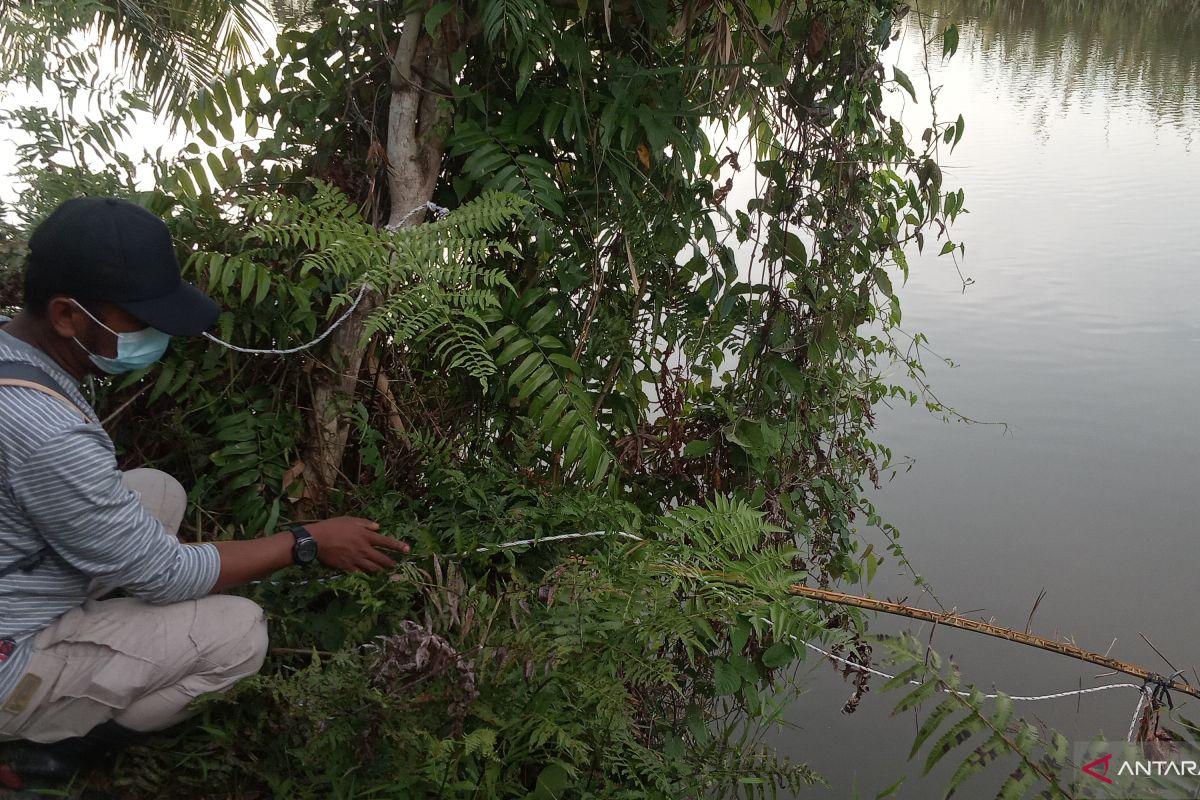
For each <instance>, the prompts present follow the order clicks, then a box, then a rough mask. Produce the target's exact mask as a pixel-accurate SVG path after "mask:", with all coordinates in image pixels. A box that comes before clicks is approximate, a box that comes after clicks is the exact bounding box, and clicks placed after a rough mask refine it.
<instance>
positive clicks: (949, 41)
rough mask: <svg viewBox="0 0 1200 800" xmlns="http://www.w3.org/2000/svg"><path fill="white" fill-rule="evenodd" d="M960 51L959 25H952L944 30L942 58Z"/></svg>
mask: <svg viewBox="0 0 1200 800" xmlns="http://www.w3.org/2000/svg"><path fill="white" fill-rule="evenodd" d="M956 52H958V26H957V25H951V26H949V27H948V28H946V30H944V31H943V32H942V58H947V57H948V56H952V55H954V54H955V53H956Z"/></svg>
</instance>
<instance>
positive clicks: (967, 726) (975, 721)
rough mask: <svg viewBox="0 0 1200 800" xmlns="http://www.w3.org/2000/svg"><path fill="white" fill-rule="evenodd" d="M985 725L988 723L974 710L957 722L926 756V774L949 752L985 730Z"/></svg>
mask: <svg viewBox="0 0 1200 800" xmlns="http://www.w3.org/2000/svg"><path fill="white" fill-rule="evenodd" d="M985 726H986V723H985V722H984V721H983V718H982V717H980V716H979V715H978V714H977V713H975V712H973V711H972V712H971V713H969V714H967V716H965V717H963V718H962V719H961V720H959V721H958V722H956V723H955V724H954V725H953V726H952V727H951V728H950V730H948V731H946V732H945V733H944V734H942V737H941V738H940V739H938V740H937V741H936V742H934V745H933V748H932V749H930V751H929V754H928V755H927V756H926V757H925V768H924V771H925V774H926V775H928V774H929V773H930V771H931V770H932V769H933V768H934V767H936V766H937V764H938V762H939V761H941V760H942V758H943V757H944V756H945V755H946V754H947V753H949V752H950V751H951V750H953V749H954V748H956V747H958V746H959V745H961V744H963V743H964V742H966V741H967V740H968V739H970V738H971V737H972V736H974V735H975V734H976V733H978V732H979V731H981V730H983V728H984V727H985Z"/></svg>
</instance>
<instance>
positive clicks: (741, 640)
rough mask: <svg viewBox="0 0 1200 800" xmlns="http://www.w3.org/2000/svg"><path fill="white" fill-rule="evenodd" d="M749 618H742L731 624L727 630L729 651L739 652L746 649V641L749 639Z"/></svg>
mask: <svg viewBox="0 0 1200 800" xmlns="http://www.w3.org/2000/svg"><path fill="white" fill-rule="evenodd" d="M750 632H751V628H750V620H748V619H745V618H742V619H740V620H738V623H737V624H736V625H734V626H733V629H732V630H730V632H729V651H730V652H731V653H740V652H742V651H743V650H745V649H746V642H748V641H749V640H750Z"/></svg>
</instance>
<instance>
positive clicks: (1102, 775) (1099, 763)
mask: <svg viewBox="0 0 1200 800" xmlns="http://www.w3.org/2000/svg"><path fill="white" fill-rule="evenodd" d="M1111 760H1112V753H1108V754H1106V755H1103V756H1101V757H1100V758H1097V759H1096V760H1095V761H1093V762H1091V763H1089V764H1084V765H1083V767H1082V769H1083V771H1084V772H1086V773H1087V774H1088V775H1091V776H1092V777H1093V778H1099V779H1100V780H1102V781H1104V782H1105V783H1112V778H1109V777H1107V776H1108V762H1109V761H1111ZM1097 767H1098V768H1099V770H1100V771H1099V772H1097V771H1096V768H1097Z"/></svg>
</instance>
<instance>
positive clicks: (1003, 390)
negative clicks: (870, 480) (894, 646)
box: [776, 0, 1200, 798]
mask: <svg viewBox="0 0 1200 800" xmlns="http://www.w3.org/2000/svg"><path fill="white" fill-rule="evenodd" d="M916 5H918V6H920V7H922V9H923V10H924V11H925V12H926V13H930V12H936V13H941V14H944V15H946V17H947V18H949V19H954V20H957V21H958V22H959V24H960V27H961V28H962V35H961V44H960V49H959V52H958V54H957V56H955V57H954V58H953V59H951V60H950V61H948V62H946V63H945V64H942V63H941V62H940V61H938V60H937V59H936V58H935V60H934V62H933V63H932V64H930V68H931V71H932V78H933V83H934V85H935V86H939V85H940V86H942V87H943V88H942V90H941V93H940V98H939V101H938V108H939V114H940V116H941V117H942V118H948V119H954V118H955V116H956V115H957V114H958V113H962V114H963V116H964V117H965V119H966V130H967V133H966V136H965V138H964V139H963V140H962V142H961V144H960V145H959V146H958V148H957V150H956V151H955V152H954V153H953V154H952V155H948V156H946V158H945V161H946V170H945V172H946V175H947V179H946V181H947V185H948V186H954V185H959V186H962V187H963V188H964V189H965V191H966V196H967V203H966V205H967V207H968V209H969V210H970V214H969V215H967V216H965V217H962V218H960V222H959V223H958V224H957V225H956V226H955V228H954V230H953V235H954V238H955V239H956V240H962V241H965V242H966V243H967V253H966V258H965V259H964V260H963V261H962V263H961V265H960V267H961V270H962V275H963V276H965V277H966V278H969V279H971V281H973V282H972V283H971V285H969V286H968V287H967V288H966V289H965V290H964V287H963V280H962V278H960V275H959V273H958V271H957V270H956V268H955V265H954V264H953V263H952V262H951V261H950V260H949V257H943V258H934V257H931V256H930V255H927V256H926V257H923V258H919V259H915V260H914V262H913V264H912V277H911V279H910V280H909V281H908V284H907V285H906V286H904V287H903V289H902V290H901V292H900V294H901V298H902V300H903V306H904V325H905V328H907V329H908V330H910V331H921V332H924V333H925V334H927V335H928V336H929V339H930V343H931V345H932V347H933V348H934V349H935V350H936V351H937V352H938V353H939V354H940V355H942V356H945V357H948V358H950V359H952V360H953V361H954V362H955V363H956V364H957V365H958V366H956V367H954V368H951V367H948V366H946V365H944V364H942V363H940V362H938V361H937V359H936V358H935V357H932V356H929V357H927V359H926V364H927V366H928V368H929V379H930V382H931V383H932V385H933V386H934V387H935V389H936V391H937V394H938V396H939V397H940V398H941V399H942V400H943V401H944V402H946V403H947V404H949V405H952V406H953V407H955V408H956V409H957V410H958V411H960V412H961V413H962V414H964V415H966V416H968V417H971V418H973V419H976V420H982V421H996V422H1003V423H1006V424H1007V427H1004V426H1000V425H964V424H961V423H949V424H948V423H945V422H943V421H941V419H940V418H938V417H933V416H930V415H929V414H928V413H926V412H924V411H923V410H921V409H920V408H917V409H909V408H907V407H904V408H894V409H888V410H883V411H882V413H881V414H880V420H879V431H878V434H879V435H878V438H879V439H880V440H881V441H883V442H884V443H886V444H888V445H890V446H891V447H892V448H893V449H894V450H895V452H896V455H897V456H898V457H907V458H910V459H912V461H913V462H914V464H913V467H912V469H911V470H910V471H908V472H906V473H905V472H902V473H901V474H899V475H898V476H897V477H896V478H895V479H894V480H892V481H890V482H889V483H888V484H887V486H886V487H885V488H884V489H883V490H882V491H880V492H878V493H877V494H876V496H875V500H876V502H877V504H878V507H879V509H880V511H881V513H882V515H883V516H884V518H885V519H887V520H889V521H891V522H892V523H894V524H896V525H897V526H898V527H899V528H900V530H901V532H902V538H901V541H902V543H903V544H904V546H905V547H906V550H907V555H908V557H909V559H910V560H911V561H912V562H913V564H914V565H915V566H916V568H917V570H918V571H919V572H921V573H922V574H923V575H924V576H925V577H926V578H927V579H928V580H929V581H930V582H931V584H932V585H933V587H934V591H935V593H936V594H937V596H938V598H939V599H940V600H941V601H942V603H944V604H945V606H946V607H948V608H957V610H958V611H959V613H964V614H968V613H969V615H970V616H974V617H977V618H980V619H991V618H994V620H995V621H996V622H997V623H999V624H1002V625H1008V626H1010V627H1015V628H1017V629H1023V628H1024V627H1025V623H1026V619H1027V617H1028V615H1029V612H1030V609H1031V608H1032V606H1033V604H1034V601H1035V599H1036V598H1037V596H1038V593H1039V592H1040V591H1041V590H1042V589H1045V590H1046V597H1045V599H1044V600H1043V601H1042V603H1041V605H1040V608H1039V609H1038V611H1037V614H1036V616H1035V617H1034V619H1033V625H1032V628H1031V632H1033V633H1036V634H1039V635H1042V636H1046V637H1048V638H1056V637H1057V638H1059V639H1061V640H1063V641H1074V642H1075V643H1076V644H1078V645H1079V646H1081V647H1085V648H1087V649H1091V650H1095V651H1099V652H1102V653H1103V652H1106V651H1108V650H1109V648H1110V645H1111V655H1113V656H1114V657H1116V658H1119V659H1122V660H1125V661H1129V662H1133V663H1137V664H1140V665H1142V666H1145V667H1147V668H1150V669H1154V670H1162V671H1164V672H1166V671H1169V670H1168V668H1167V666H1166V664H1164V663H1163V662H1162V660H1161V659H1160V658H1159V657H1158V656H1157V655H1155V653H1154V652H1153V650H1151V648H1150V647H1148V646H1147V645H1146V644H1145V642H1144V641H1143V640H1142V639H1141V638H1140V637H1139V633H1142V634H1145V636H1146V637H1148V638H1149V639H1150V640H1151V641H1152V642H1154V644H1155V645H1156V646H1157V647H1158V648H1159V649H1160V650H1162V651H1163V653H1164V654H1165V655H1166V656H1167V657H1168V658H1169V659H1170V660H1171V661H1172V662H1174V663H1175V664H1176V665H1177V666H1178V667H1180V668H1186V669H1187V670H1188V672H1187V677H1188V679H1189V680H1190V681H1192V682H1200V678H1197V676H1196V675H1195V674H1194V673H1193V672H1192V671H1191V668H1192V665H1193V664H1196V665H1200V637H1198V636H1197V633H1198V630H1197V629H1198V624H1197V617H1198V613H1197V612H1200V600H1198V599H1197V596H1196V595H1195V594H1194V593H1193V591H1194V585H1195V581H1196V579H1197V576H1198V575H1200V545H1198V544H1197V539H1198V538H1200V425H1198V424H1197V419H1196V411H1197V407H1198V404H1197V398H1198V397H1200V308H1198V307H1197V299H1198V298H1200V256H1198V255H1197V252H1198V251H1197V243H1198V240H1200V141H1198V140H1197V134H1200V99H1198V88H1200V75H1198V59H1200V9H1197V7H1196V4H1194V3H1174V2H1161V3H1160V2H1153V1H1152V0H1151V1H1149V2H1137V3H1135V2H1120V1H1119V0H1089V2H1073V1H1071V2H1068V1H1066V0H1062V1H1060V2H1055V0H1047V1H1046V2H1033V1H1032V0H1028V1H1027V2H1020V1H1019V0H1013V1H1012V2H1006V1H1005V0H997V2H995V3H994V7H992V6H991V5H987V6H985V5H983V4H978V3H965V4H964V3H950V2H945V3H940V4H936V3H935V4H931V3H928V2H926V3H923V4H922V3H918V4H916ZM989 9H991V10H989ZM935 27H936V25H935ZM921 50H922V48H921V47H920V35H919V30H917V29H916V28H915V26H912V25H910V26H909V28H908V30H907V32H906V33H905V35H904V37H903V39H902V40H901V41H897V42H894V43H893V45H892V48H891V49H889V51H888V55H889V57H890V58H892V59H893V61H894V63H897V64H899V65H901V67H902V68H903V69H904V70H905V71H906V72H907V73H908V74H909V75H910V76H912V77H913V80H914V83H916V84H917V85H918V87H920V86H921V85H922V84H923V80H924V72H923V67H922V59H921ZM933 51H934V52H935V55H936V54H937V53H940V41H939V42H938V44H937V45H936V46H935V47H934V48H933ZM910 102H911V101H910ZM921 119H922V109H919V108H913V109H909V110H906V122H908V123H909V125H910V127H913V128H915V130H916V133H918V134H919V133H920V130H921V129H922V127H923V125H922V124H921V122H920V121H921ZM937 249H938V248H934V249H933V252H934V253H936V252H937ZM864 535H865V536H866V537H867V538H868V539H871V540H873V541H879V539H880V537H879V535H878V534H874V535H873V534H871V533H870V532H864ZM844 588H846V589H847V590H848V591H861V592H862V593H868V594H871V595H873V596H876V597H892V598H899V597H904V596H907V597H908V598H909V599H910V601H913V602H917V603H920V604H921V605H923V606H925V607H927V608H935V607H936V606H935V604H934V603H933V602H932V601H931V600H930V599H929V598H922V597H920V595H919V593H918V592H916V591H915V590H914V589H913V586H912V583H911V581H906V579H905V578H904V576H903V575H901V574H900V571H899V570H898V569H897V568H896V566H895V565H894V564H887V565H885V566H884V567H882V568H881V569H880V570H879V574H878V576H877V578H876V580H875V582H874V583H873V584H872V585H870V586H869V587H868V586H857V587H855V586H850V587H844ZM904 627H907V628H908V629H909V630H913V631H914V632H919V633H921V634H922V635H924V636H927V635H928V634H929V630H928V627H927V626H926V627H922V626H921V625H919V624H917V623H912V624H911V625H907V624H904V623H899V622H897V621H895V620H892V619H883V618H880V619H878V620H877V622H876V623H875V629H876V630H878V631H881V632H882V631H896V630H900V629H901V628H904ZM1114 639H1115V640H1116V641H1115V644H1112V643H1113V641H1114ZM933 641H934V646H935V649H938V650H939V651H940V652H941V653H943V654H944V655H951V654H952V655H953V656H954V659H955V660H956V662H957V663H958V664H959V665H960V666H961V668H962V672H963V675H964V677H965V678H966V679H967V680H969V681H973V682H975V683H976V684H978V685H979V686H981V687H985V688H990V687H992V686H995V687H997V688H999V689H1001V690H1003V691H1005V692H1007V693H1010V694H1027V695H1033V694H1042V693H1049V692H1055V691H1061V690H1065V689H1072V688H1076V687H1079V686H1081V685H1082V686H1097V685H1102V684H1105V683H1115V682H1123V681H1124V680H1126V679H1124V678H1122V677H1121V676H1109V677H1104V678H1097V677H1096V676H1097V674H1098V673H1100V672H1101V670H1100V669H1099V668H1093V667H1091V666H1089V665H1086V664H1081V663H1079V662H1074V661H1071V660H1069V659H1065V658H1062V657H1059V656H1055V655H1052V654H1048V653H1043V652H1040V651H1037V650H1032V649H1030V648H1025V647H1022V646H1019V645H1014V644H1009V643H1006V642H999V641H995V640H990V639H987V638H985V637H980V636H978V635H976V634H970V633H963V632H955V631H949V630H946V629H944V628H943V629H939V630H938V631H936V635H935V636H934V640H933ZM801 674H802V675H806V676H808V677H807V680H808V686H809V690H808V693H807V694H806V695H805V696H804V697H802V698H801V699H800V701H799V702H797V703H796V704H794V705H793V706H792V707H791V708H790V709H789V712H788V718H789V719H790V721H791V722H792V723H794V724H795V725H796V726H797V728H796V730H794V731H792V732H789V733H787V734H785V735H783V736H782V737H779V738H777V739H776V744H777V745H778V746H780V747H781V748H782V749H783V751H784V752H786V753H788V754H789V755H791V756H792V757H794V758H795V759H797V760H800V761H805V762H807V763H809V764H811V765H812V766H813V767H814V768H815V769H816V770H817V771H818V772H820V773H822V774H823V775H824V776H825V777H826V778H827V779H828V780H829V781H830V783H831V784H832V786H831V788H829V789H814V790H812V791H809V792H806V793H805V794H804V795H802V796H805V797H809V796H814V797H837V798H843V797H844V798H849V797H854V796H861V797H866V798H873V797H875V795H876V793H877V792H878V791H879V790H881V789H883V788H884V787H886V786H888V785H890V784H891V783H893V782H894V781H895V780H896V779H898V778H900V777H901V776H905V775H908V776H909V777H908V778H907V779H906V781H905V783H904V784H903V786H902V788H901V789H900V790H899V792H898V794H897V795H896V796H898V797H905V798H908V797H912V798H924V797H934V796H937V797H940V796H941V794H942V791H941V790H942V788H943V787H944V783H945V779H946V773H944V772H939V773H935V775H934V776H932V777H931V778H927V779H924V780H922V779H921V778H920V771H921V770H920V768H919V766H918V765H919V764H920V763H921V761H923V755H922V757H920V758H918V759H917V760H914V761H913V762H911V763H909V762H907V760H906V758H907V755H908V750H909V747H910V745H911V743H912V736H913V733H914V732H915V729H916V728H915V724H916V723H915V721H914V717H913V716H912V715H911V714H908V715H903V716H900V717H894V718H893V717H890V715H889V713H888V711H889V709H890V708H891V706H892V705H894V703H895V702H896V701H897V700H899V698H900V697H901V694H899V693H895V694H889V695H884V694H881V693H879V692H878V691H873V692H871V693H870V694H868V695H867V697H866V698H865V699H864V700H863V702H862V704H861V705H860V707H859V710H858V712H857V713H855V714H853V715H850V716H846V715H843V714H841V713H840V712H839V709H840V708H841V705H842V703H843V702H844V700H845V699H846V697H847V696H848V693H849V684H847V683H844V682H843V681H842V680H841V679H840V678H839V677H837V676H836V675H834V674H833V670H832V668H831V667H830V666H829V665H828V662H823V661H820V660H818V659H810V660H809V661H808V662H807V663H806V664H805V666H804V668H803V670H802V673H801ZM872 685H873V687H874V688H875V689H878V688H879V687H880V686H881V685H882V681H880V680H878V679H874V680H873V684H872ZM1137 699H1138V696H1137V693H1136V692H1135V691H1133V690H1128V689H1126V690H1116V691H1111V692H1104V693H1099V694H1091V695H1087V696H1085V697H1083V698H1081V699H1079V698H1069V699H1062V700H1054V701H1048V702H1039V703H1017V704H1016V713H1017V714H1018V715H1021V716H1024V717H1026V718H1027V719H1031V720H1033V719H1035V718H1036V719H1037V720H1040V721H1042V722H1044V723H1045V724H1047V725H1049V726H1052V727H1054V728H1056V729H1058V730H1060V731H1062V732H1063V733H1064V734H1066V735H1067V736H1068V738H1071V739H1072V740H1085V739H1087V738H1090V737H1091V736H1093V735H1096V734H1099V733H1104V734H1107V735H1108V736H1109V737H1110V738H1123V737H1124V736H1125V733H1126V730H1127V728H1128V726H1129V723H1130V718H1131V715H1132V713H1133V709H1134V706H1135V704H1136V702H1137ZM1176 700H1177V704H1179V703H1178V701H1180V700H1186V701H1187V702H1186V703H1184V704H1183V705H1184V706H1185V707H1184V708H1183V713H1184V714H1185V715H1186V716H1190V717H1200V709H1198V708H1197V705H1200V701H1195V700H1188V698H1176ZM929 708H930V707H927V708H926V711H928V710H929ZM962 755H965V752H964V753H963V754H962ZM955 763H957V762H955ZM1006 772H1007V770H1000V771H995V772H994V773H993V774H990V775H988V776H986V777H984V778H983V779H979V780H975V781H973V782H972V783H971V784H968V785H967V786H966V787H965V789H964V790H963V791H962V792H960V794H959V796H965V797H991V796H993V795H994V793H995V790H996V787H997V786H998V784H999V783H1000V782H1001V781H1002V780H1003V778H1004V776H1005V773H1006ZM856 792H857V794H856Z"/></svg>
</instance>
